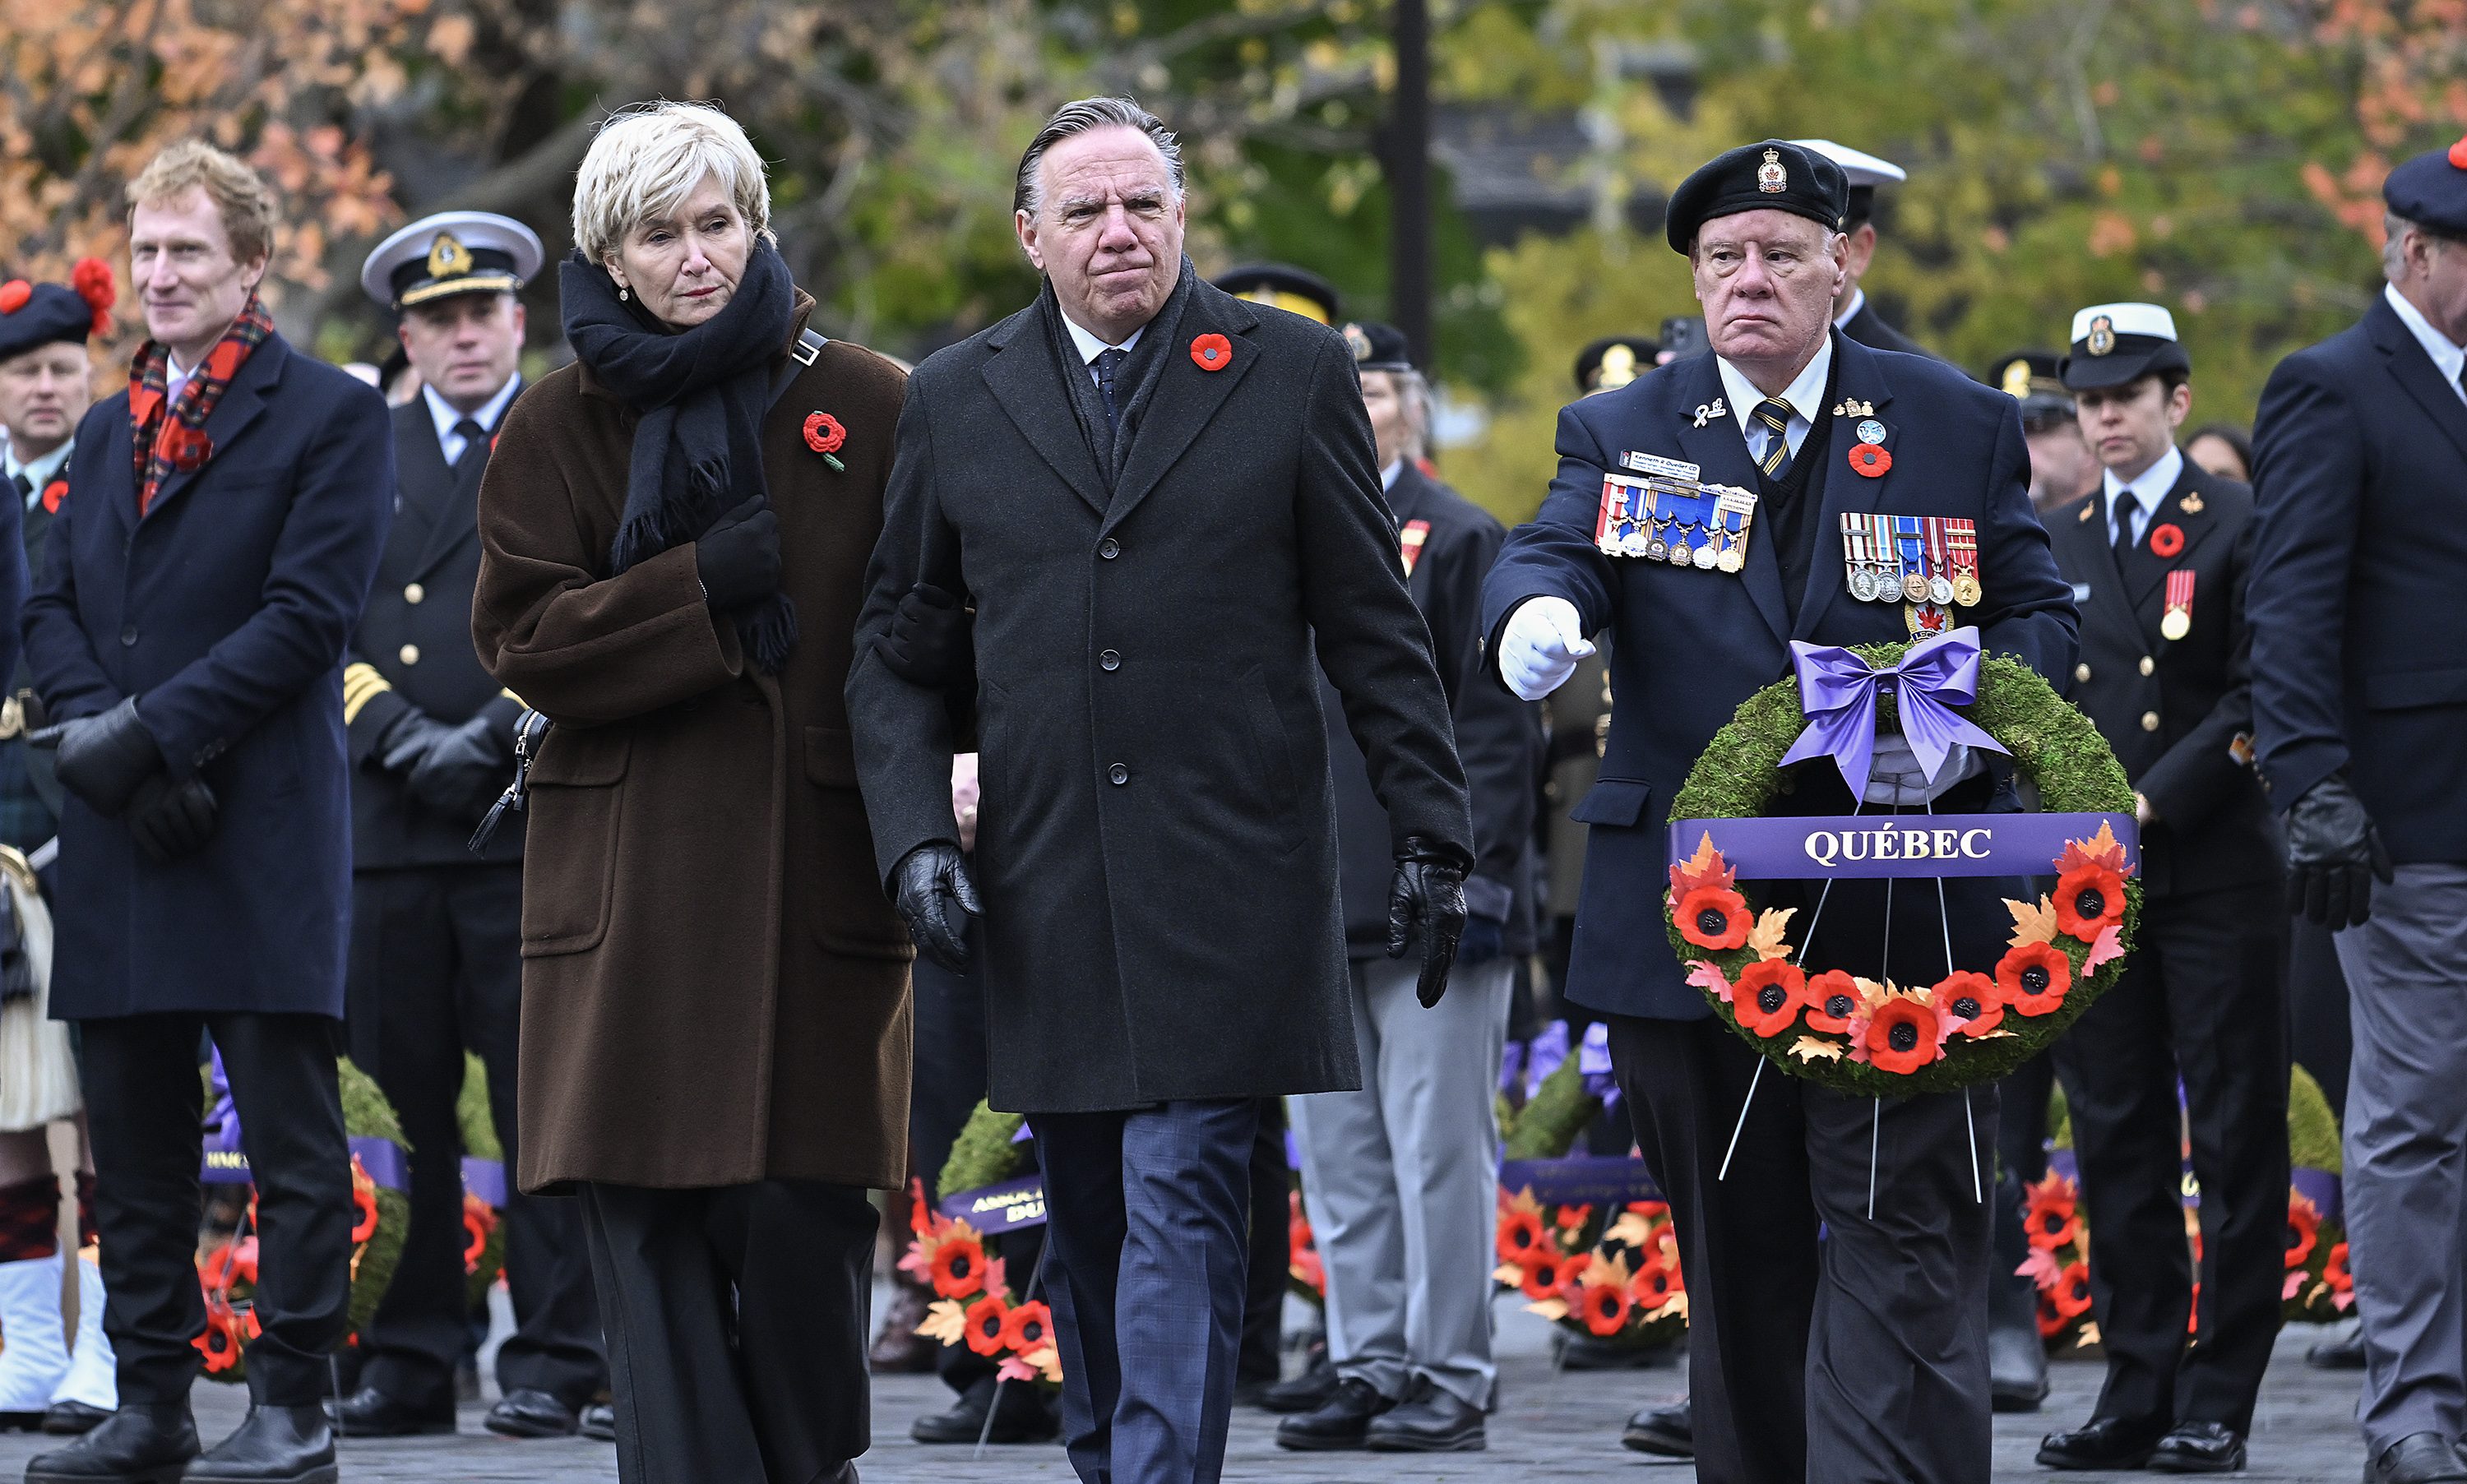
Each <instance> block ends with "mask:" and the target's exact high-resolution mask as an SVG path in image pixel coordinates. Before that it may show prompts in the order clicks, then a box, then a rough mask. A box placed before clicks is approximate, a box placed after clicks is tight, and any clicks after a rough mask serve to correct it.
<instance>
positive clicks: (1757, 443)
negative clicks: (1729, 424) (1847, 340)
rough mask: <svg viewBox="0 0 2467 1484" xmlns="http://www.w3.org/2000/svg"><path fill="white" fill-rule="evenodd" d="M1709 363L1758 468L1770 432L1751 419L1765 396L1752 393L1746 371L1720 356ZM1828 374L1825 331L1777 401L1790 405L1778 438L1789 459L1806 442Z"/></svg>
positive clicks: (1829, 335) (1829, 337)
mask: <svg viewBox="0 0 2467 1484" xmlns="http://www.w3.org/2000/svg"><path fill="white" fill-rule="evenodd" d="M1713 364H1714V365H1715V366H1716V367H1718V368H1720V370H1721V372H1722V394H1723V395H1724V396H1726V397H1728V398H1730V401H1731V417H1733V418H1734V419H1736V420H1737V422H1738V424H1739V432H1740V434H1741V435H1742V436H1744V437H1745V438H1747V440H1748V457H1749V458H1751V459H1753V460H1754V461H1755V462H1756V466H1757V467H1758V468H1762V467H1764V461H1765V449H1766V441H1765V440H1766V439H1768V438H1772V437H1773V430H1772V429H1771V428H1768V427H1766V426H1765V425H1764V424H1763V423H1762V422H1759V421H1757V420H1756V416H1755V412H1756V407H1757V405H1758V404H1759V403H1761V402H1763V401H1764V399H1765V394H1764V393H1761V392H1759V391H1757V390H1756V385H1755V383H1754V382H1753V381H1750V380H1749V379H1748V378H1747V373H1746V372H1744V371H1740V370H1739V369H1738V368H1737V367H1735V366H1733V365H1731V363H1730V362H1728V361H1726V360H1724V359H1722V358H1721V357H1720V356H1718V355H1717V356H1715V357H1713ZM1832 374H1833V336H1832V333H1831V332H1830V331H1828V332H1826V334H1825V336H1824V344H1823V345H1822V346H1821V347H1819V348H1818V349H1817V352H1816V358H1815V359H1814V360H1812V361H1810V362H1808V363H1807V369H1806V370H1804V371H1800V372H1799V376H1798V379H1796V380H1794V381H1793V382H1791V384H1790V385H1789V386H1787V387H1784V388H1783V389H1782V393H1781V399H1782V400H1783V401H1785V402H1788V403H1789V404H1790V431H1789V432H1787V433H1785V434H1783V435H1782V436H1783V437H1784V438H1787V439H1789V441H1790V452H1791V457H1793V458H1797V457H1798V456H1799V444H1801V443H1803V442H1805V441H1806V440H1807V430H1808V429H1809V428H1811V427H1813V426H1815V424H1816V404H1817V403H1818V402H1819V401H1821V400H1822V399H1823V396H1824V380H1825V378H1826V377H1828V376H1830V375H1832Z"/></svg>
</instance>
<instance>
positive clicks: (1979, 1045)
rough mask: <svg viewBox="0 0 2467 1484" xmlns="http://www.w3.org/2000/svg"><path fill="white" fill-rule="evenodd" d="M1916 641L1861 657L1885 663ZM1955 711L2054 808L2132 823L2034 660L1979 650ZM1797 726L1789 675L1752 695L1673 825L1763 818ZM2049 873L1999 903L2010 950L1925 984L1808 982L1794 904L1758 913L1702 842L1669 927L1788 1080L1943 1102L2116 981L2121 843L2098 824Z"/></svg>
mask: <svg viewBox="0 0 2467 1484" xmlns="http://www.w3.org/2000/svg"><path fill="white" fill-rule="evenodd" d="M1908 647H1909V646H1908V645H1904V644H1863V645H1858V646H1855V652H1856V653H1857V654H1858V655H1859V656H1860V658H1861V659H1863V660H1865V661H1866V662H1867V663H1868V664H1870V665H1871V666H1873V667H1875V668H1876V669H1878V670H1885V669H1888V668H1890V667H1891V666H1892V665H1894V664H1897V663H1899V662H1900V660H1901V658H1902V656H1903V654H1904V653H1905V651H1906V650H1907V649H1908ZM1876 705H1877V711H1876V730H1877V731H1878V733H1879V734H1880V735H1881V734H1882V733H1883V732H1884V731H1887V730H1888V729H1890V728H1891V727H1892V726H1893V725H1894V724H1895V723H1894V711H1893V706H1894V697H1893V695H1892V693H1891V692H1890V691H1888V692H1886V693H1885V694H1882V695H1880V696H1879V697H1878V698H1877V703H1876ZM1962 715H1963V716H1964V717H1965V719H1967V720H1968V721H1969V722H1970V723H1971V724H1972V725H1973V726H1976V727H1978V728H1979V729H1980V731H1984V732H1986V733H1987V734H1988V735H1989V736H1991V737H1993V738H1994V739H1995V740H1996V742H1997V743H1998V744H1999V745H2000V746H2002V747H2003V748H2004V750H2005V751H2006V752H2007V753H2009V754H2010V755H2011V758H2012V761H2013V765H2014V767H2015V769H2016V771H2018V772H2019V773H2020V774H2021V775H2022V776H2025V777H2027V778H2029V779H2030V780H2031V781H2032V782H2034V783H2036V784H2037V785H2038V790H2039V798H2040V801H2041V807H2042V808H2043V809H2045V810H2046V811H2047V812H2048V813H2050V814H2121V815H2125V816H2128V817H2129V816H2130V815H2131V814H2132V813H2133V789H2132V785H2131V784H2129V783H2128V782H2127V781H2126V780H2125V776H2124V769H2123V767H2122V766H2121V765H2120V764H2118V763H2117V762H2116V754H2115V753H2113V752H2111V751H2110V750H2109V749H2108V745H2107V741H2106V739H2105V738H2103V737H2101V736H2100V735H2099V734H2098V729H2097V728H2096V727H2095V726H2094V725H2093V724H2092V723H2091V720H2090V718H2089V717H2087V716H2084V715H2083V714H2082V713H2081V712H2080V711H2079V710H2077V709H2075V708H2073V707H2072V706H2071V704H2070V703H2068V702H2067V701H2065V700H2064V698H2062V697H2061V696H2059V695H2057V694H2056V692H2055V690H2054V688H2053V687H2051V686H2048V683H2047V682H2046V681H2045V680H2043V679H2041V678H2040V677H2039V676H2038V675H2037V674H2036V673H2035V672H2033V671H2032V670H2030V669H2029V668H2028V667H2027V666H2026V665H2024V664H2022V663H2019V662H2017V661H2013V660H2008V659H2003V658H1997V657H1992V656H1990V657H1982V658H1981V659H1980V662H1979V691H1978V700H1977V701H1976V702H1975V703H1974V704H1972V705H1971V706H1969V707H1967V708H1962ZM1806 725H1807V718H1806V716H1805V715H1804V714H1803V713H1802V712H1801V710H1800V708H1799V686H1798V684H1797V683H1796V682H1795V681H1793V680H1790V679H1783V680H1779V681H1776V682H1775V683H1774V684H1772V685H1770V686H1765V687H1764V688H1763V689H1761V690H1759V691H1757V692H1756V693H1755V694H1754V695H1752V696H1750V697H1748V699H1747V700H1745V701H1743V702H1741V703H1740V705H1739V708H1738V710H1737V711H1736V712H1734V713H1733V714H1732V715H1731V720H1730V722H1729V724H1728V725H1726V726H1724V727H1723V728H1722V730H1721V731H1718V732H1715V733H1714V735H1713V740H1712V741H1711V742H1710V743H1709V744H1708V745H1707V747H1706V749H1705V751H1704V753H1703V754H1702V755H1700V756H1699V757H1698V758H1697V759H1696V765H1695V767H1694V768H1692V769H1690V770H1689V771H1688V774H1687V780H1686V783H1684V784H1682V785H1681V787H1680V790H1679V793H1678V796H1677V797H1676V798H1674V799H1673V800H1672V801H1671V808H1670V819H1671V820H1672V821H1681V820H1722V819H1734V820H1735V819H1754V818H1758V817H1760V816H1762V815H1763V814H1764V813H1765V812H1766V810H1767V809H1768V808H1769V807H1770V806H1771V805H1772V803H1773V801H1774V800H1775V798H1777V797H1779V796H1780V795H1781V794H1782V793H1784V792H1785V791H1786V790H1788V789H1790V788H1791V787H1792V776H1791V774H1790V773H1789V772H1788V771H1786V770H1785V769H1784V768H1783V767H1782V766H1781V759H1782V756H1783V754H1784V753H1788V752H1789V751H1790V750H1791V747H1792V744H1793V743H1794V742H1796V741H1797V740H1798V739H1799V733H1800V732H1801V731H1802V730H1804V729H1805V727H1806ZM1808 766H1813V767H1830V766H1833V764H1832V763H1831V762H1830V761H1829V760H1828V759H1825V758H1822V757H1819V758H1815V759H1812V760H1811V761H1810V763H1809V764H1808ZM1877 818H1878V819H1879V820H1880V821H1882V820H1886V819H1890V818H1893V817H1892V816H1878V817H1877ZM1907 818H1918V817H1917V816H1909V817H1907ZM2048 864H2049V866H2051V867H2052V869H2053V872H2054V873H2055V874H2056V876H2057V878H2058V879H2057V883H2056V888H2055V890H2054V891H2053V892H2052V893H2050V894H2048V895H2043V896H2041V897H2040V898H2039V900H2038V901H2037V902H2036V903H2029V902H2016V901H2010V900H2008V901H2006V902H2005V904H2004V910H2005V911H2006V912H2008V913H2009V914H2010V915H2011V917H2012V933H2011V937H2010V939H2009V940H2008V944H2007V947H2006V948H2005V950H2004V952H2003V956H2002V957H2001V958H2000V959H1999V960H1998V961H1996V962H1994V963H1985V964H1978V965H1973V966H1971V967H1969V968H1967V969H1964V970H1961V971H1958V972H1956V973H1954V974H1952V975H1949V976H1947V977H1946V978H1943V979H1940V980H1937V981H1935V982H1933V983H1929V984H1914V985H1900V984H1894V983H1890V982H1887V983H1879V982H1877V981H1875V980H1873V979H1867V978H1856V977H1853V976H1851V975H1849V974H1845V973H1842V972H1840V971H1832V972H1827V973H1820V974H1808V973H1805V972H1803V971H1802V970H1801V969H1800V968H1799V966H1798V965H1797V964H1796V963H1795V962H1794V961H1793V960H1794V959H1795V957H1796V956H1797V954H1798V948H1797V946H1796V945H1794V944H1793V943H1792V941H1791V940H1790V928H1791V919H1792V917H1793V916H1794V915H1795V910H1794V909H1765V910H1763V911H1758V910H1757V905H1756V897H1755V888H1754V886H1753V885H1750V886H1748V887H1741V886H1740V885H1739V884H1738V882H1737V881H1736V879H1735V873H1734V872H1733V871H1732V869H1731V866H1729V865H1728V863H1726V862H1725V861H1724V860H1723V859H1722V856H1721V853H1720V852H1719V851H1717V850H1715V849H1714V848H1713V846H1712V843H1711V841H1710V840H1709V839H1708V840H1706V841H1705V842H1704V843H1702V844H1701V845H1700V846H1699V847H1698V848H1697V850H1696V852H1695V854H1694V855H1693V856H1692V857H1690V858H1689V859H1687V860H1685V861H1675V862H1674V863H1673V864H1672V865H1671V866H1670V888H1669V890H1668V892H1667V893H1666V894H1665V895H1664V898H1663V925H1664V929H1665V931H1667V932H1668V933H1669V934H1670V946H1671V948H1672V949H1673V951H1675V952H1676V953H1677V954H1678V956H1679V960H1680V962H1681V963H1682V964H1684V965H1686V967H1687V969H1688V971H1689V972H1688V979H1687V981H1688V982H1689V983H1690V984H1693V985H1695V986H1696V987H1697V988H1698V989H1700V990H1702V991H1703V992H1704V994H1705V997H1706V999H1707V1000H1709V1001H1711V1003H1712V1006H1713V1010H1714V1013H1715V1014H1717V1015H1718V1016H1720V1017H1721V1019H1722V1020H1723V1022H1724V1023H1727V1024H1728V1025H1730V1026H1731V1029H1733V1030H1735V1031H1736V1032H1738V1034H1739V1035H1740V1036H1742V1037H1744V1038H1745V1039H1746V1040H1747V1041H1748V1043H1749V1044H1750V1045H1752V1046H1754V1047H1755V1048H1756V1049H1757V1050H1758V1051H1760V1052H1762V1053H1763V1054H1764V1055H1765V1056H1766V1057H1768V1058H1769V1059H1771V1060H1772V1061H1774V1062H1775V1063H1777V1065H1779V1066H1780V1067H1781V1068H1783V1069H1784V1070H1786V1071H1788V1072H1790V1073H1792V1074H1793V1075H1795V1076H1799V1077H1804V1078H1806V1079H1808V1080H1810V1081H1813V1082H1817V1083H1821V1084H1822V1085H1824V1086H1826V1087H1830V1088H1833V1089H1835V1090H1836V1091H1843V1092H1847V1093H1851V1094H1853V1095H1855V1096H1860V1097H1904V1096H1908V1095H1910V1094H1912V1093H1914V1092H1944V1091H1954V1090H1955V1089H1958V1088H1964V1087H1969V1086H1972V1085H1974V1084H1977V1083H1981V1082H1992V1081H1994V1080H1996V1079H1997V1078H1999V1077H2002V1076H2003V1075H2004V1074H2005V1073H2006V1072H2009V1071H2011V1070H2012V1069H2013V1068H2016V1067H2018V1066H2020V1065H2021V1064H2022V1063H2023V1062H2025V1061H2027V1060H2028V1059H2029V1058H2030V1057H2032V1056H2035V1055H2037V1054H2038V1053H2039V1052H2040V1051H2042V1050H2044V1049H2046V1048H2047V1046H2048V1045H2050V1044H2051V1043H2053V1042H2054V1041H2055V1039H2056V1038H2057V1037H2058V1036H2060V1035H2062V1034H2064V1032H2065V1029H2066V1027H2068V1026H2070V1025H2071V1023H2073V1022H2074V1021H2075V1020H2077V1019H2079V1018H2080V1016H2081V1013H2082V1012H2083V1011H2084V1010H2086V1009H2088V1008H2090V1005H2091V1002H2092V1001H2094V1000H2096V999H2097V998H2098V997H2099V996H2100V995H2103V994H2105V993H2106V992H2107V991H2108V989H2109V988H2110V987H2112V986H2113V985H2114V984H2115V983H2116V978H2118V977H2119V976H2120V975H2121V974H2122V973H2123V972H2124V964H2123V959H2124V955H2125V952H2126V950H2128V949H2129V948H2130V947H2131V946H2132V944H2133V933H2134V928H2135V925H2136V923H2137V922H2138V921H2139V916H2140V907H2141V883H2140V882H2139V880H2137V879H2135V877H2134V873H2133V870H2132V867H2131V866H2130V865H2129V864H2128V863H2127V862H2126V860H2125V852H2124V847H2123V846H2122V845H2121V844H2120V843H2118V842H2117V841H2116V839H2115V837H2114V836H2113V834H2111V833H2110V832H2109V831H2108V830H2107V829H2106V827H2105V826H2103V825H2102V826H2101V828H2100V831H2099V833H2098V834H2097V835H2096V836H2094V837H2093V838H2091V839H2088V840H2077V841H2072V842H2069V843H2067V844H2066V846H2065V849H2064V853H2063V854H2062V855H2061V856H2060V857H2058V858H2057V859H2056V860H2054V861H2051V862H2050V863H2048Z"/></svg>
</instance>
